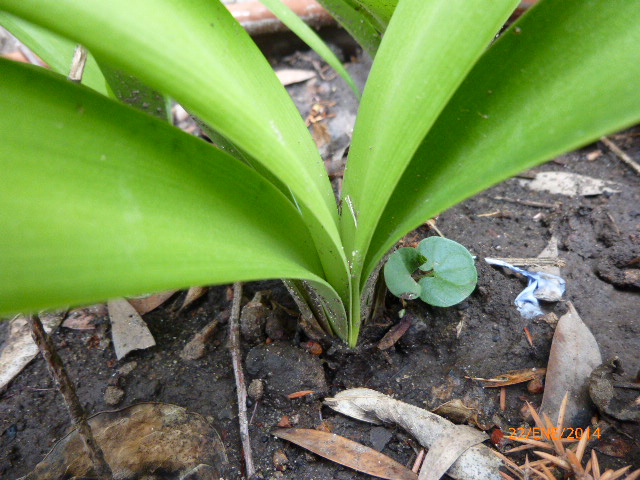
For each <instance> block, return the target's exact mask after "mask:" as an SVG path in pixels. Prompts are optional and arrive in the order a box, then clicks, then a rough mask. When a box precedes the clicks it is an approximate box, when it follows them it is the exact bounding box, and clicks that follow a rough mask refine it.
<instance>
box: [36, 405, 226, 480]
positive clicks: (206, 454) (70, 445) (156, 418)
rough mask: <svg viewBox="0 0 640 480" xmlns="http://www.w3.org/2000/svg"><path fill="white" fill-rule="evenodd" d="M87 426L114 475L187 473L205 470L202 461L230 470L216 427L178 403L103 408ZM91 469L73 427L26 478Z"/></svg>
mask: <svg viewBox="0 0 640 480" xmlns="http://www.w3.org/2000/svg"><path fill="white" fill-rule="evenodd" d="M89 425H90V426H91V430H92V431H93V436H94V437H95V439H96V441H97V442H98V445H100V448H102V451H103V452H104V455H105V458H106V460H107V462H108V463H109V466H110V467H111V470H112V471H113V478H114V479H115V480H119V479H125V478H146V479H149V480H152V479H159V478H167V475H172V476H174V477H173V478H183V477H181V475H189V474H190V473H192V472H193V471H194V470H197V469H200V470H202V469H203V467H202V466H201V465H205V466H207V467H209V468H208V469H205V470H208V472H211V470H214V471H215V473H216V476H215V477H212V478H216V479H218V478H221V476H222V475H224V471H225V470H226V464H227V458H226V454H225V451H224V446H223V444H222V441H221V440H220V437H219V435H218V433H217V432H216V430H215V429H214V428H213V427H212V426H211V425H210V424H209V422H207V421H206V420H205V418H204V417H202V416H201V415H199V414H197V413H193V412H188V411H187V410H185V409H184V408H182V407H178V406H177V405H170V404H164V403H140V404H137V405H133V406H131V407H127V408H124V409H122V410H117V411H114V412H103V413H99V414H97V415H95V416H93V417H91V418H90V419H89ZM91 468H92V467H91V464H90V462H89V459H88V457H87V455H86V453H85V450H84V447H83V444H82V441H81V439H80V437H79V436H78V435H77V433H76V431H75V430H74V431H72V432H71V433H69V434H68V435H66V436H65V437H63V438H62V440H60V441H59V442H58V443H57V444H56V445H55V446H54V447H53V449H52V450H51V452H50V453H49V454H48V455H47V456H46V457H45V458H44V460H42V462H40V463H39V464H38V465H37V466H36V468H35V469H34V470H33V471H32V472H31V473H30V474H29V475H28V476H27V477H25V478H26V479H28V480H48V479H51V478H71V477H74V476H76V477H85V476H90V475H91ZM159 472H162V474H160V473H159ZM162 475H164V476H162ZM188 478H191V477H188Z"/></svg>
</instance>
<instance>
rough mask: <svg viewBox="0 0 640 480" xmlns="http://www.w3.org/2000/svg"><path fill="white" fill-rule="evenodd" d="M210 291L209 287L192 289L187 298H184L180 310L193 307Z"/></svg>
mask: <svg viewBox="0 0 640 480" xmlns="http://www.w3.org/2000/svg"><path fill="white" fill-rule="evenodd" d="M208 290H209V287H191V288H190V289H189V290H188V291H187V296H186V297H185V298H184V302H182V306H181V307H180V310H184V309H185V308H187V307H188V306H189V305H191V304H192V303H193V302H195V301H196V300H198V299H199V298H200V297H202V296H203V295H204V294H205V293H207V291H208Z"/></svg>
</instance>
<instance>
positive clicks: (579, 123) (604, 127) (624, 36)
mask: <svg viewBox="0 0 640 480" xmlns="http://www.w3.org/2000/svg"><path fill="white" fill-rule="evenodd" d="M394 18H395V17H394ZM639 45H640V8H638V3H637V2H629V1H627V0H610V1H606V2H603V1H599V0H562V1H555V0H549V1H542V2H540V3H539V4H538V5H537V6H535V7H534V8H533V9H532V10H531V11H530V12H528V13H527V14H526V15H525V16H524V17H522V18H521V20H520V21H519V22H518V23H517V24H516V25H514V26H513V27H512V28H511V29H510V30H509V31H507V32H506V33H505V34H503V35H502V37H501V38H500V39H499V40H498V42H496V44H494V45H493V46H492V47H491V48H490V49H489V50H488V51H487V53H486V54H485V55H484V56H483V58H482V59H481V60H480V61H479V62H478V64H477V65H476V66H475V68H474V69H473V71H472V72H471V73H470V74H469V76H468V78H467V79H466V80H465V82H464V84H463V85H462V86H461V87H460V89H459V91H458V93H457V94H456V95H455V97H454V98H453V99H452V100H451V102H450V103H449V105H448V106H447V108H446V110H445V111H444V112H443V114H442V115H441V117H440V118H439V119H438V122H437V123H436V125H435V126H434V127H433V129H432V130H431V131H430V132H429V135H428V136H427V137H426V138H425V140H424V142H423V143H422V145H421V146H420V149H419V150H418V152H417V153H416V155H415V156H414V158H413V160H412V162H411V164H410V165H409V167H408V168H407V170H406V172H405V174H404V176H403V178H402V180H401V181H400V183H399V184H398V187H397V188H396V191H395V192H394V195H393V197H392V198H391V200H390V202H389V204H388V206H387V208H386V211H385V212H384V215H383V217H382V220H381V221H380V223H379V225H378V230H377V231H376V234H375V237H374V239H373V241H372V246H371V250H370V252H369V255H368V265H367V268H366V271H371V270H372V269H373V268H374V267H375V265H376V263H377V259H379V258H381V256H382V255H384V253H385V252H386V251H387V250H388V249H389V248H391V246H392V245H393V244H394V243H395V241H396V240H397V239H399V238H400V237H402V235H404V234H405V233H406V232H408V231H410V230H411V229H413V228H415V227H416V226H418V225H420V224H421V223H422V222H424V221H425V220H426V219H428V218H430V217H432V216H433V215H436V214H438V213H439V212H441V211H443V210H445V209H446V208H448V207H450V206H452V205H454V204H456V203H457V202H459V201H461V200H463V199H465V198H467V197H469V196H471V195H473V194H475V193H477V192H480V191H481V190H483V189H485V188H487V187H489V186H490V185H492V184H495V183H497V182H498V181H500V180H503V179H505V178H508V177H509V176H512V175H514V174H516V173H517V172H519V171H521V170H523V169H525V168H529V167H531V166H533V165H536V164H539V163H542V162H543V161H545V160H548V159H550V158H553V157H554V156H556V155H559V154H561V153H563V152H566V151H569V150H572V149H574V148H577V147H580V146H582V145H585V144H587V143H589V142H591V141H593V140H595V139H597V138H599V137H600V136H602V135H606V134H608V133H611V132H614V131H617V130H620V129H622V128H624V127H626V126H629V125H632V124H634V123H637V122H638V121H640V89H639V88H638V85H639V84H638V79H639V78H640V48H639V47H638V46H639Z"/></svg>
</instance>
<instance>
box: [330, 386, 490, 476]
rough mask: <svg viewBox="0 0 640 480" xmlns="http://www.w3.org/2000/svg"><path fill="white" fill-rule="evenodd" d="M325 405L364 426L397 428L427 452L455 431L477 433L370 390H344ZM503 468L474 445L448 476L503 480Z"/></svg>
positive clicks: (484, 451)
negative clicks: (362, 422)
mask: <svg viewBox="0 0 640 480" xmlns="http://www.w3.org/2000/svg"><path fill="white" fill-rule="evenodd" d="M325 404H326V405H327V406H329V407H331V408H332V409H334V410H336V411H337V412H340V413H342V414H344V415H348V416H350V417H353V418H356V419H358V420H362V421H364V422H369V423H374V424H382V423H390V424H395V425H398V426H400V427H402V428H403V429H404V430H406V431H407V432H409V433H410V434H411V435H413V436H414V437H415V439H416V440H418V442H420V444H421V445H422V446H424V447H425V448H431V447H432V446H433V445H434V444H435V443H436V441H437V440H438V438H440V437H441V436H442V435H445V436H446V435H449V434H452V435H455V434H456V433H454V432H458V431H461V430H456V429H469V430H472V431H474V432H476V430H474V429H472V428H471V427H468V426H466V425H458V426H456V425H454V424H453V423H451V422H450V421H449V420H446V419H444V418H442V417H440V416H438V415H435V414H433V413H431V412H428V411H427V410H424V409H422V408H419V407H416V406H414V405H409V404H408V403H404V402H400V401H398V400H394V399H393V398H391V397H388V396H387V395H384V394H382V393H379V392H376V391H375V390H370V389H368V388H352V389H349V390H345V391H343V392H340V393H338V394H337V395H336V396H335V397H333V398H326V399H325ZM454 427H455V429H454ZM476 433H478V434H481V433H480V432H476ZM482 435H484V434H482ZM484 438H488V437H486V436H485V437H484ZM501 466H502V462H501V460H500V459H498V458H497V457H496V456H495V455H494V454H493V453H492V450H491V449H490V448H488V447H486V446H484V445H474V446H472V447H470V448H468V449H467V450H466V451H464V453H462V454H461V455H460V457H459V458H458V459H457V460H456V461H455V463H454V464H453V465H452V466H451V468H450V469H449V470H448V471H447V474H448V475H449V476H451V477H452V478H455V479H457V480H494V479H495V480H498V479H501V478H502V477H501V476H500V474H499V473H498V470H499V468H500V467H501Z"/></svg>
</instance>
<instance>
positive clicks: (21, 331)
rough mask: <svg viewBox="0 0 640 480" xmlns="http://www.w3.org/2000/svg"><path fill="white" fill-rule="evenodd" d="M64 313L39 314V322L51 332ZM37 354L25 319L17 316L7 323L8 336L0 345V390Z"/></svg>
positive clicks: (36, 348) (56, 326) (58, 323)
mask: <svg viewBox="0 0 640 480" xmlns="http://www.w3.org/2000/svg"><path fill="white" fill-rule="evenodd" d="M66 313H67V312H66V310H65V311H60V312H52V313H41V314H40V320H41V321H42V324H43V326H44V329H45V330H46V332H47V333H51V332H53V331H54V330H55V329H56V328H58V325H60V322H61V321H62V319H63V318H64V316H65V314H66ZM37 354H38V347H37V346H36V344H35V343H33V340H32V339H31V329H30V328H29V324H28V323H27V319H26V318H25V317H23V316H18V317H15V318H13V319H12V320H10V321H9V336H8V337H7V339H6V340H5V341H4V343H3V344H2V345H0V390H2V389H3V388H4V387H5V386H6V385H7V384H8V383H9V382H10V381H11V380H12V379H13V378H14V377H15V376H16V375H17V374H18V373H20V372H21V371H22V369H23V368H24V367H25V366H26V365H27V364H28V363H29V362H30V361H31V360H33V359H34V358H35V356H36V355H37Z"/></svg>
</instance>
